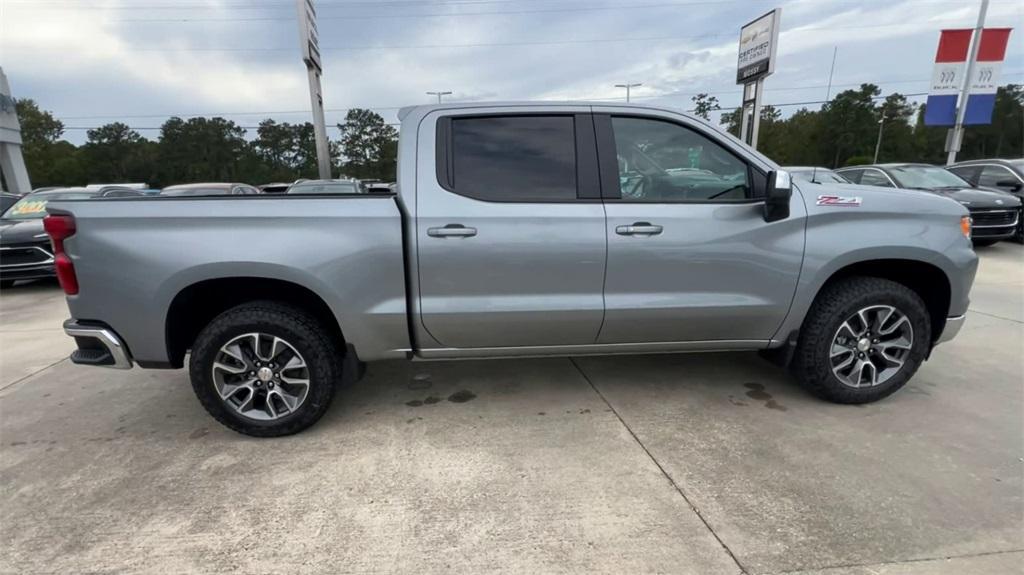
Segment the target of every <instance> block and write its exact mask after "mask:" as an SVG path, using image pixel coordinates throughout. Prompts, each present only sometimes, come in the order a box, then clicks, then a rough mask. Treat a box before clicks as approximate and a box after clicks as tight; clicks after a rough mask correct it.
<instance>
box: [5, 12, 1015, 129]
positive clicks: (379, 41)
mask: <svg viewBox="0 0 1024 575" xmlns="http://www.w3.org/2000/svg"><path fill="white" fill-rule="evenodd" d="M315 2H316V6H317V10H318V14H319V30H320V45H321V50H322V52H323V64H324V98H325V106H326V108H327V110H328V111H327V123H328V125H329V126H333V125H334V124H336V123H337V122H338V121H340V120H341V118H342V117H343V116H344V114H345V110H346V109H347V108H350V107H366V108H373V109H375V110H377V111H378V112H380V113H381V114H382V115H383V116H384V117H385V118H386V119H387V120H388V121H389V122H393V121H396V116H395V113H396V111H397V108H398V107H400V106H405V105H409V104H417V103H423V102H428V101H430V99H431V97H430V96H427V95H426V94H425V92H427V91H430V90H451V91H453V92H454V95H453V96H452V98H454V99H457V100H523V99H592V100H596V99H609V100H611V99H624V93H623V90H622V89H619V88H615V87H614V84H618V83H624V82H642V83H643V87H641V88H637V89H634V92H633V95H634V98H635V99H636V100H637V101H643V102H651V103H660V104H667V105H671V106H675V107H679V108H682V109H687V108H689V107H690V105H691V102H690V98H691V96H693V95H694V94H696V93H698V92H710V93H712V94H713V95H716V96H717V97H718V98H719V100H720V101H721V103H722V105H723V106H735V105H737V104H738V102H739V98H740V91H739V88H738V87H737V86H736V85H735V83H734V80H735V67H736V57H737V44H738V36H739V28H740V26H742V25H743V24H744V23H746V22H747V21H750V20H752V19H754V18H756V17H757V16H759V15H761V14H762V13H764V12H767V11H768V10H770V9H771V8H773V7H776V6H780V5H781V6H782V7H783V12H782V34H781V38H780V49H779V59H778V65H777V67H776V71H775V74H774V75H773V76H771V77H770V78H769V79H768V80H767V81H766V90H767V91H766V96H765V103H767V104H786V103H794V102H809V101H816V100H822V99H824V98H825V95H826V83H827V81H828V73H829V66H830V64H831V61H832V52H833V47H838V58H837V60H836V66H835V77H834V79H833V89H832V93H833V94H835V93H836V92H838V91H841V90H844V89H847V88H851V87H855V86H857V85H859V84H860V83H862V82H873V83H875V84H879V85H880V86H881V87H882V89H883V92H884V93H889V92H892V91H899V92H902V93H918V92H924V91H926V90H927V86H928V81H929V78H930V77H931V68H932V61H933V58H934V55H935V48H936V45H937V42H938V37H939V30H940V29H942V28H958V27H960V28H964V27H966V28H970V27H973V26H974V23H975V20H976V18H977V11H978V6H979V2H977V1H975V0H883V1H879V0H859V1H855V0H795V1H779V0H770V1H764V0H720V1H710V0H708V1H701V0H377V1H374V0H315ZM987 25H988V26H990V27H997V26H1011V27H1014V28H1016V30H1015V31H1014V32H1013V34H1012V35H1011V38H1010V47H1009V49H1008V54H1007V60H1006V63H1005V64H1004V67H1003V76H1002V83H1004V84H1005V83H1008V82H1017V83H1021V82H1024V30H1021V28H1022V27H1024V2H1019V1H1009V0H992V2H991V6H990V9H989V17H988V21H987ZM0 66H3V68H4V71H5V72H6V74H7V76H8V79H9V80H10V84H11V87H12V90H13V92H14V96H15V97H22V98H33V99H35V100H36V101H37V102H39V104H40V105H41V106H42V107H43V108H45V109H48V110H51V111H52V112H54V113H55V114H56V116H57V117H58V118H60V119H61V120H63V121H64V123H65V125H66V126H68V127H69V128H74V127H95V126H98V125H101V124H104V123H107V122H112V121H123V122H126V123H128V124H129V125H131V126H133V127H136V128H137V129H140V132H141V133H142V134H143V135H144V136H146V137H149V138H155V137H156V136H157V135H158V132H157V131H155V130H146V129H143V128H148V127H159V126H160V124H161V123H162V122H163V121H164V120H166V119H167V117H169V116H171V115H177V116H190V115H222V116H225V117H228V118H230V119H232V120H235V121H236V122H238V123H239V124H240V125H243V126H255V125H256V124H257V123H258V121H259V120H261V119H263V118H266V117H272V118H274V119H277V120H279V121H291V122H298V121H306V120H307V119H308V118H309V112H308V109H309V95H308V88H307V84H306V74H305V68H304V66H303V64H302V63H301V62H300V59H299V42H298V26H297V24H296V8H295V3H294V0H0ZM810 107H812V108H817V107H818V105H817V104H814V105H811V106H810ZM783 109H784V110H785V111H786V113H789V112H792V111H795V110H796V109H798V107H796V106H787V107H785V108H783ZM330 134H331V137H337V135H338V134H337V131H336V130H334V129H333V128H331V129H330ZM65 137H66V138H67V139H69V140H71V141H72V142H76V143H78V142H81V141H83V140H84V138H85V132H84V130H74V129H69V130H68V131H67V132H66V133H65Z"/></svg>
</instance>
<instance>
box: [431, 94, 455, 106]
mask: <svg viewBox="0 0 1024 575" xmlns="http://www.w3.org/2000/svg"><path fill="white" fill-rule="evenodd" d="M427 94H428V95H430V96H437V103H438V104H440V103H441V96H450V95H451V91H446V92H427Z"/></svg>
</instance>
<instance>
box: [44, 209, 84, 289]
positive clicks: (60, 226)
mask: <svg viewBox="0 0 1024 575" xmlns="http://www.w3.org/2000/svg"><path fill="white" fill-rule="evenodd" d="M43 228H44V229H45V230H46V233H47V234H49V236H50V241H51V242H52V243H53V265H54V267H55V268H56V270H57V280H58V281H59V282H60V287H61V288H63V289H64V293H66V294H68V295H75V294H77V293H78V277H77V276H75V264H74V263H72V261H71V258H70V257H68V254H67V253H66V252H65V251H64V240H66V239H68V238H70V237H71V236H73V235H75V216H72V215H70V214H49V215H47V216H46V217H45V218H43Z"/></svg>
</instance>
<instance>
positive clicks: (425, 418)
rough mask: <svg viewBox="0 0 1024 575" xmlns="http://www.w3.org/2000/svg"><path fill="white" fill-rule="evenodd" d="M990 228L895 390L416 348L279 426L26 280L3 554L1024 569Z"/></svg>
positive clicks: (1020, 394) (53, 563) (184, 566)
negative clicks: (966, 282)
mask: <svg viewBox="0 0 1024 575" xmlns="http://www.w3.org/2000/svg"><path fill="white" fill-rule="evenodd" d="M980 253H981V255H982V265H981V271H980V273H979V277H978V280H977V283H976V287H975V290H974V292H973V300H974V301H973V303H972V306H971V310H972V311H971V313H970V314H969V318H968V323H967V324H966V326H965V328H964V330H963V331H962V333H961V335H960V337H959V338H957V339H956V340H954V341H953V342H950V343H948V344H945V345H943V346H942V347H940V348H938V350H937V351H936V353H935V354H934V356H933V358H932V359H931V360H930V361H929V362H928V363H927V364H925V366H924V367H923V368H922V369H921V371H920V372H919V374H918V375H917V376H916V377H915V379H914V380H913V381H912V383H911V384H910V385H909V386H908V387H907V388H906V389H904V390H903V391H902V392H900V393H898V394H896V395H894V396H893V397H891V398H889V399H887V400H885V401H883V402H880V403H877V404H873V405H869V406H862V407H851V406H836V405H831V404H828V403H824V402H821V401H818V400H815V399H813V398H811V397H809V396H807V395H806V394H805V393H803V392H802V391H801V390H800V389H799V388H798V387H796V385H795V384H793V383H792V382H791V381H790V380H789V379H788V378H787V377H786V376H785V374H784V373H782V372H781V371H779V370H777V369H776V368H774V367H771V366H770V365H768V364H765V363H764V362H762V361H760V360H759V359H758V358H757V357H756V356H754V355H752V354H711V355H666V356H636V357H619V358H576V359H573V360H563V359H549V360H520V361H494V362H461V363H449V364H442V363H430V364H424V363H418V364H409V363H404V362H395V363H387V364H380V365H374V366H371V369H370V370H369V372H368V374H367V377H366V378H365V379H364V380H363V381H362V382H360V383H359V384H357V385H356V386H354V387H352V388H350V389H347V390H344V391H343V392H341V394H340V395H339V397H338V398H337V400H336V403H335V404H334V406H333V407H332V408H331V410H330V411H329V412H328V414H327V416H326V417H325V418H324V420H323V421H321V422H320V423H319V424H318V425H317V426H316V427H314V428H313V429H311V430H309V431H307V432H305V433H303V434H300V435H298V436H295V437H289V438H283V439H277V440H255V439H250V438H246V437H244V436H240V435H237V434H235V433H233V432H230V431H228V430H226V429H223V428H221V427H220V426H219V425H218V424H217V423H216V422H214V421H213V420H212V419H211V418H209V417H208V416H207V415H206V413H205V412H204V411H203V410H202V408H201V407H200V406H199V404H198V402H197V401H196V400H195V398H194V397H193V395H192V390H191V388H190V387H189V384H188V379H187V374H186V373H185V372H184V371H178V372H174V371H171V372H167V371H143V370H131V371H127V372H119V371H112V370H99V369H88V368H80V367H77V366H74V365H71V364H70V363H68V362H58V363H57V364H56V365H51V366H50V367H46V366H47V365H50V364H52V363H53V361H59V358H60V357H63V356H65V355H66V353H67V351H68V350H69V349H70V340H68V341H64V340H66V339H67V338H64V336H63V335H58V332H59V323H60V321H61V320H62V319H63V317H64V316H65V315H66V309H65V308H64V306H63V304H62V302H60V301H59V300H60V294H59V291H58V290H56V288H54V287H52V286H49V287H46V286H43V287H31V286H29V290H27V291H22V290H23V289H24V288H22V287H16V288H14V289H13V290H8V291H4V292H3V294H2V295H0V338H2V339H0V343H3V344H4V345H3V347H2V348H0V378H2V384H0V387H4V388H5V389H3V390H2V391H0V514H2V515H0V519H2V521H0V537H2V538H0V540H2V541H3V545H2V549H0V571H2V572H5V573H7V572H9V573H51V572H53V573H66V572H84V571H88V572H122V571H129V572H152V571H162V572H170V573H190V572H193V573H200V572H237V573H278V572H283V571H296V572H325V573H344V572H352V573H369V572H409V571H421V572H438V573H440V572H461V573H480V572H516V573H520V572H538V573H574V572H606V573H653V572H661V573H701V574H703V573H712V574H714V573H740V572H748V573H800V574H810V573H821V574H827V575H862V574H863V575H866V574H874V573H884V574H890V575H907V574H910V575H916V574H925V573H928V574H932V573H938V574H942V573H993V574H995V573H999V574H1002V573H1012V572H1015V571H1016V572H1021V571H1024V542H1022V536H1024V500H1022V494H1024V481H1022V477H1024V359H1022V358H1024V354H1022V352H1024V249H1022V248H1021V247H1020V246H1017V245H1012V244H1005V243H1004V244H998V245H996V246H993V247H992V248H988V249H983V250H981V252H980ZM10 342H15V345H14V346H9V345H7V344H8V343H10ZM61 345H63V346H65V347H63V348H54V346H61ZM58 350H59V352H60V353H58ZM416 374H429V376H430V377H429V380H428V382H426V383H425V382H423V381H420V380H414V379H413V375H416ZM460 392H469V393H460ZM449 398H452V399H454V400H455V401H450V400H449ZM466 399H468V400H466ZM459 400H466V401H459Z"/></svg>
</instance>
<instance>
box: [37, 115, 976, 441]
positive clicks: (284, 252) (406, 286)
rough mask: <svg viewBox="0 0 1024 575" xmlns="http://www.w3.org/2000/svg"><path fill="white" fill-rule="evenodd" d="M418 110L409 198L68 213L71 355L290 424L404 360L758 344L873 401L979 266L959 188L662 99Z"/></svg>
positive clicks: (129, 205)
mask: <svg viewBox="0 0 1024 575" xmlns="http://www.w3.org/2000/svg"><path fill="white" fill-rule="evenodd" d="M399 117H400V118H401V121H402V124H401V138H400V143H399V160H398V186H397V195H391V194H359V195H355V194H343V195H322V194H288V195H286V196H280V197H266V196H263V197H262V198H260V199H259V201H247V200H248V198H223V199H218V198H206V199H203V200H198V199H195V198H189V197H180V198H169V199H167V200H165V201H159V202H152V201H150V202H146V201H135V202H133V201H127V202H118V203H104V202H98V201H88V200H83V201H61V202H55V203H53V204H51V205H50V206H48V210H49V213H50V215H49V216H48V217H47V219H46V226H47V230H48V232H49V234H50V235H51V237H52V238H53V242H54V245H55V246H56V248H57V253H58V256H57V257H64V258H65V259H67V261H68V265H66V266H64V267H58V274H59V276H60V279H61V283H62V285H63V286H64V289H65V291H66V292H67V293H68V298H67V301H68V306H69V308H70V311H71V317H72V319H70V320H69V321H68V322H67V323H66V324H65V331H66V332H67V333H68V334H69V335H72V336H74V337H75V338H76V341H77V342H78V349H77V350H76V351H75V352H74V354H73V355H72V358H71V359H72V361H73V362H75V363H78V364H85V365H104V366H108V367H117V368H129V367H132V366H133V365H138V366H140V367H143V368H181V367H183V366H184V365H185V364H186V362H187V364H188V367H189V370H190V374H191V379H192V385H193V388H194V390H195V393H196V395H197V396H198V398H199V401H200V402H201V403H202V404H203V406H204V407H205V408H206V409H207V410H208V411H209V412H210V414H211V415H212V416H213V417H214V418H216V419H217V420H218V421H220V422H221V423H223V424H224V425H226V426H228V427H230V428H232V429H235V430H237V431H239V432H242V433H246V434H250V435H256V436H276V435H284V434H289V433H295V432H297V431H300V430H302V429H304V428H306V427H308V426H310V425H312V424H313V423H314V422H315V421H317V420H318V419H319V418H320V417H321V416H322V415H323V414H324V412H325V411H326V410H327V408H328V405H329V404H330V402H331V399H332V397H333V396H334V393H335V389H336V387H337V384H338V383H339V382H345V381H352V380H353V379H356V378H357V377H358V375H359V373H360V366H361V362H364V361H379V360H386V359H402V358H412V359H459V358H497V357H506V358H507V357H535V356H570V355H581V354H616V353H619V354H621V353H652V352H684V351H719V350H758V351H761V352H762V353H763V354H764V355H765V356H766V357H768V358H770V359H772V360H774V361H776V362H778V363H780V364H783V365H787V366H789V367H790V368H791V369H792V372H793V373H794V375H795V377H796V379H797V381H799V382H800V383H801V384H802V385H804V386H805V387H806V388H807V389H808V390H809V391H810V392H812V393H814V394H816V395H818V396H820V397H823V398H826V399H828V400H830V401H834V402H838V403H864V402H869V401H875V400H878V399H881V398H883V397H885V396H887V395H889V394H891V393H893V392H895V391H896V390H898V389H899V388H901V387H902V386H903V385H904V384H906V382H907V381H908V380H909V379H910V378H911V377H912V376H913V374H914V372H915V371H917V369H918V367H919V366H920V365H921V364H922V362H924V361H925V360H926V359H927V358H928V357H929V354H931V353H932V352H933V348H934V347H935V346H936V345H937V344H939V343H941V342H943V341H946V340H949V339H950V338H952V337H954V336H955V335H956V333H957V331H958V330H959V329H960V327H961V326H962V325H963V322H964V316H965V313H966V311H967V303H968V292H969V290H970V288H971V284H972V282H973V280H974V274H975V270H976V268H977V262H978V259H977V256H976V255H975V253H974V250H973V249H972V248H971V243H970V239H969V236H970V218H969V217H968V214H967V209H966V208H964V207H963V206H962V205H960V204H959V203H957V202H955V201H952V200H950V199H948V198H945V197H942V196H940V195H936V194H930V193H923V192H913V191H908V192H905V193H892V192H891V191H889V190H882V189H879V188H873V187H867V186H854V185H848V184H846V185H833V184H826V183H821V184H810V183H806V182H799V181H797V182H794V181H793V180H792V179H791V177H790V175H789V174H788V173H787V172H785V171H784V170H781V169H779V167H778V166H777V165H776V164H774V163H773V162H771V160H769V159H768V158H766V157H764V156H763V155H761V154H759V153H757V152H756V151H754V150H752V149H750V148H749V147H747V146H746V145H744V144H742V143H740V142H739V141H738V140H736V139H735V138H733V137H732V136H730V135H728V134H726V133H725V132H723V131H721V130H720V129H718V128H716V127H712V126H709V125H708V124H707V123H705V122H703V121H701V120H699V119H695V118H693V117H691V116H688V115H685V114H681V113H679V112H676V111H674V110H668V109H662V108H656V107H644V106H635V105H598V104H595V105H590V104H582V103H567V104H555V103H542V104H537V103H533V104H531V103H510V104H498V103H486V104H462V105H458V106H453V105H451V104H445V105H444V106H420V107H414V108H406V109H403V110H401V112H400V113H399ZM253 199H255V198H253ZM227 215H230V218H226V217H225V216H227ZM186 229H187V234H182V230H186ZM190 247H194V248H195V249H188V248H190ZM115 264H116V265H115ZM125 270H131V272H132V278H133V279H132V284H131V289H114V286H117V285H120V284H122V283H123V281H124V279H123V278H124V275H123V274H124V273H125ZM680 375H681V377H685V374H680Z"/></svg>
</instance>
